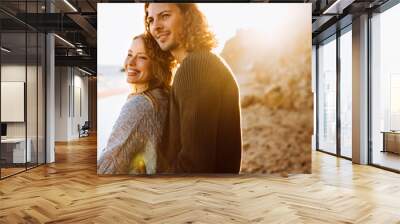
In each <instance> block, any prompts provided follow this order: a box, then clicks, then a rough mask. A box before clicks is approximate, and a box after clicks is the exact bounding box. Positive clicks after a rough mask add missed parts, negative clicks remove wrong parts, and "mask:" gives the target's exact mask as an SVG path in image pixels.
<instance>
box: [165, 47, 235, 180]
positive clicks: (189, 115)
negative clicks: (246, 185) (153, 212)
mask: <svg viewBox="0 0 400 224" xmlns="http://www.w3.org/2000/svg"><path fill="white" fill-rule="evenodd" d="M240 123H241V121H240V102H239V88H238V85H237V83H236V81H235V79H234V76H233V74H232V72H231V70H230V69H229V67H228V66H227V65H226V64H225V62H224V61H223V59H222V58H220V57H218V56H216V55H214V54H213V53H211V52H208V51H198V52H191V53H189V54H188V55H187V56H186V58H185V59H184V60H183V62H182V63H181V65H180V67H179V69H178V70H177V72H176V75H175V77H174V82H173V85H172V89H171V96H170V109H169V122H168V128H167V138H168V139H167V142H168V143H167V145H168V148H164V149H163V151H161V152H159V154H160V156H159V159H158V161H159V162H160V163H159V168H160V172H161V173H162V172H173V173H239V171H240V164H241V157H242V137H241V124H240ZM164 150H165V151H164Z"/></svg>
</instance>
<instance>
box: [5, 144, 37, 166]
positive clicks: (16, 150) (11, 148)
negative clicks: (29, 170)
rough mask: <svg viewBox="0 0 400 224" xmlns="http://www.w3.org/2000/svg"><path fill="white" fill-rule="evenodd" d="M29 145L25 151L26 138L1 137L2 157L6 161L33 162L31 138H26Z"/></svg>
mask: <svg viewBox="0 0 400 224" xmlns="http://www.w3.org/2000/svg"><path fill="white" fill-rule="evenodd" d="M26 143H27V147H26V152H25V138H6V139H1V157H2V158H1V159H2V160H5V163H14V164H15V163H26V162H31V159H32V154H31V145H32V141H31V139H30V138H27V139H26Z"/></svg>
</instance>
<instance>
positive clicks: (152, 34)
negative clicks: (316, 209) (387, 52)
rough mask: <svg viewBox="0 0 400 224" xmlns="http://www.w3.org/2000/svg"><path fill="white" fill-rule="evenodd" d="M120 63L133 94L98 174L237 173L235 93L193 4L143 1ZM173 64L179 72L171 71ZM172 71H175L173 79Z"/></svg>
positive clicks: (238, 144)
mask: <svg viewBox="0 0 400 224" xmlns="http://www.w3.org/2000/svg"><path fill="white" fill-rule="evenodd" d="M144 10H145V26H146V32H145V33H144V34H141V35H139V36H136V37H134V38H133V41H132V44H131V47H130V49H129V50H128V55H127V58H126V60H125V71H126V74H127V82H128V83H130V84H132V86H133V91H132V93H131V94H130V95H129V96H128V99H127V101H126V102H125V104H124V106H123V107H122V109H121V112H120V114H119V117H118V119H117V121H116V123H115V124H114V126H113V129H112V132H111V135H110V137H109V139H108V142H107V145H106V147H105V148H104V149H103V153H102V156H101V157H100V159H99V161H98V165H97V166H98V174H163V173H175V174H178V173H239V171H240V165H241V158H242V137H241V117H240V102H239V88H238V85H237V83H236V81H235V78H234V76H233V74H232V71H231V70H230V68H229V67H228V65H227V64H226V63H225V62H224V60H223V59H222V58H220V57H219V56H217V55H215V54H213V53H212V52H211V50H212V48H214V47H215V45H216V41H215V38H214V35H213V34H212V33H211V32H210V31H209V30H208V26H207V22H206V19H205V17H204V15H203V14H202V13H201V12H200V11H199V9H198V7H197V5H196V4H194V3H183V4H179V3H146V4H145V7H144ZM178 65H179V66H178ZM173 71H175V72H174V73H175V74H174V75H173Z"/></svg>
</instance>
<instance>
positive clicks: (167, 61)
mask: <svg viewBox="0 0 400 224" xmlns="http://www.w3.org/2000/svg"><path fill="white" fill-rule="evenodd" d="M139 38H140V39H141V40H143V43H144V48H145V50H146V54H147V56H149V58H150V75H151V80H150V88H157V87H161V88H165V89H169V88H170V86H171V82H172V70H173V69H174V67H175V66H176V61H175V59H174V58H173V56H172V55H171V53H170V52H168V51H163V50H162V49H161V48H160V46H158V44H157V42H156V41H155V40H154V38H153V37H152V36H151V35H150V34H147V33H144V34H140V35H138V36H135V37H134V38H133V40H136V39H139ZM127 63H128V60H127V59H126V60H125V65H124V67H125V69H126V67H127V65H128V64H127Z"/></svg>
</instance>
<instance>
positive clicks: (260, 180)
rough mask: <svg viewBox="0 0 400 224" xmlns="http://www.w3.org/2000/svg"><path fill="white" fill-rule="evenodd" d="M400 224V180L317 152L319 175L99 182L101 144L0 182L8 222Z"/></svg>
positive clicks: (72, 146)
mask: <svg viewBox="0 0 400 224" xmlns="http://www.w3.org/2000/svg"><path fill="white" fill-rule="evenodd" d="M44 222H48V223H374V224H375V223H400V175H398V174H395V173H391V172H387V171H384V170H380V169H377V168H374V167H369V166H359V165H352V164H351V162H350V161H347V160H343V159H337V158H335V157H333V156H330V155H326V154H323V153H319V152H313V174H308V175H307V174H301V175H292V176H289V177H287V178H286V177H280V176H262V175H253V176H249V175H246V176H202V177H157V178H154V177H132V176H114V177H99V176H97V174H96V139H95V138H94V137H90V138H84V139H82V140H81V141H76V142H71V143H69V144H57V147H56V163H55V164H51V165H46V166H41V167H39V168H36V169H33V170H30V171H28V172H26V173H22V174H19V175H17V176H13V177H10V178H8V179H5V180H2V181H0V223H44Z"/></svg>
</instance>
